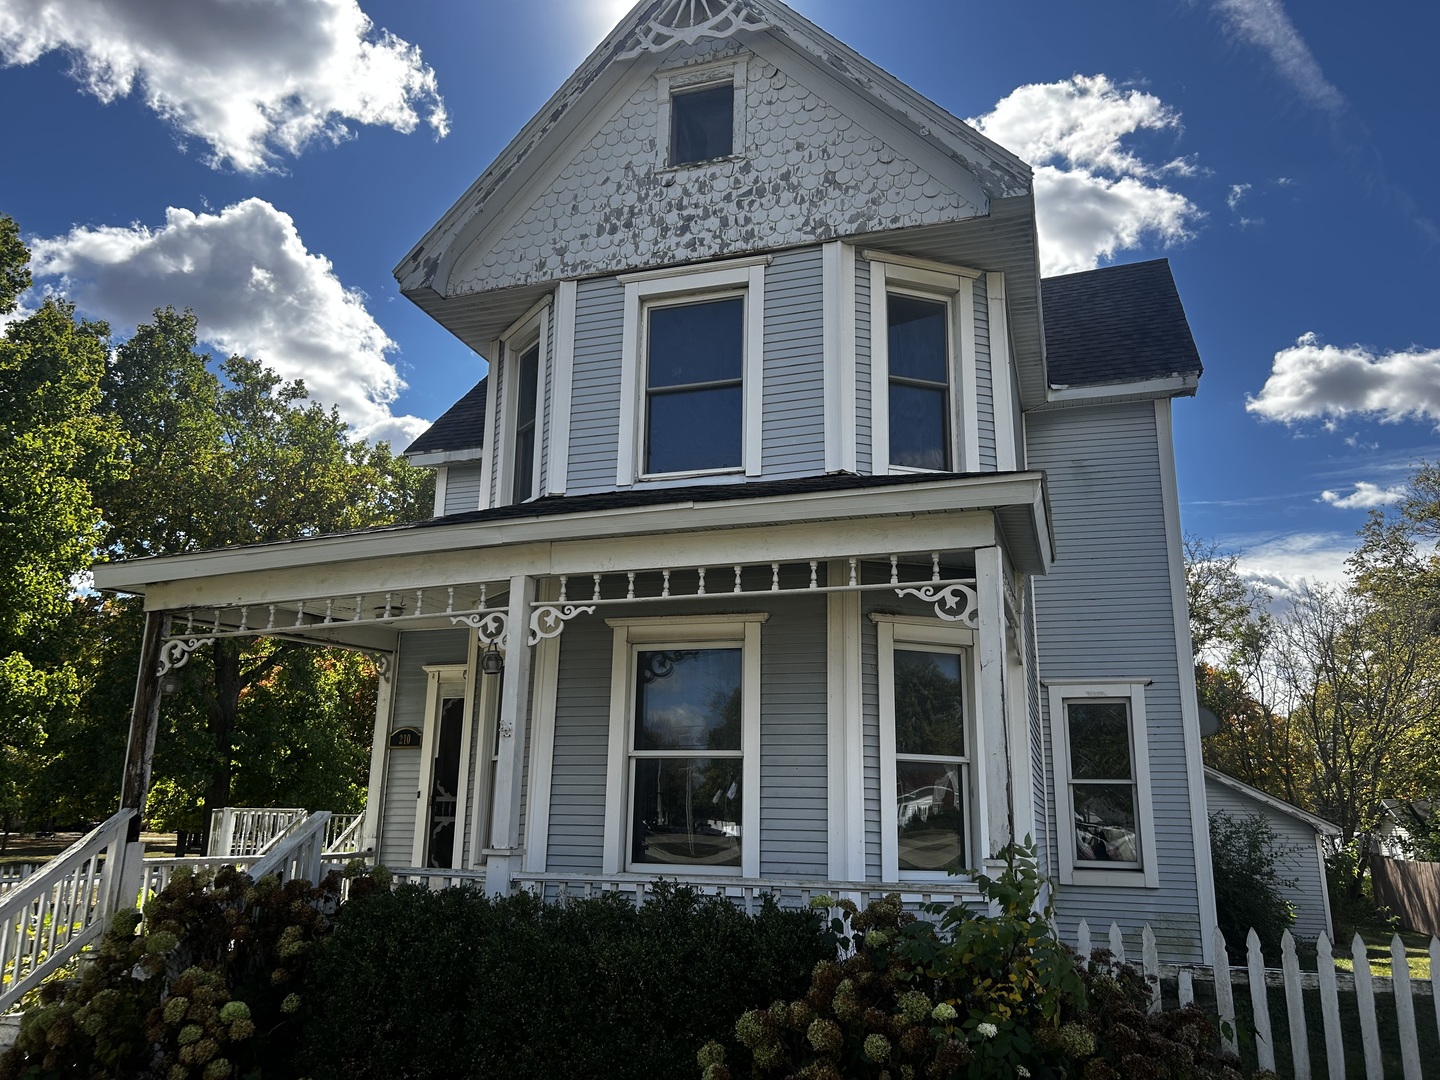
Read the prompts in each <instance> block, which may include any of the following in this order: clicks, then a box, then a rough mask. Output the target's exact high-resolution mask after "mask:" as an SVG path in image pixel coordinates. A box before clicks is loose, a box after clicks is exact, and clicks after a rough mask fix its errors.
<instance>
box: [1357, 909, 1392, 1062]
mask: <svg viewBox="0 0 1440 1080" xmlns="http://www.w3.org/2000/svg"><path fill="white" fill-rule="evenodd" d="M1350 956H1351V958H1352V959H1353V960H1354V961H1355V1003H1356V1005H1357V1006H1358V1007H1359V1010H1360V1043H1361V1045H1362V1046H1364V1048H1365V1077H1366V1080H1385V1068H1384V1066H1383V1065H1382V1064H1381V1062H1380V1030H1379V1027H1378V1025H1377V1024H1376V1023H1375V983H1374V976H1372V975H1371V973H1370V954H1369V953H1367V952H1366V951H1365V939H1364V938H1362V937H1361V936H1360V935H1359V934H1356V935H1355V940H1354V941H1352V942H1351V943H1350Z"/></svg>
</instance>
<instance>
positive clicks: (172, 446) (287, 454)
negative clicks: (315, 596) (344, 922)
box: [101, 308, 433, 828]
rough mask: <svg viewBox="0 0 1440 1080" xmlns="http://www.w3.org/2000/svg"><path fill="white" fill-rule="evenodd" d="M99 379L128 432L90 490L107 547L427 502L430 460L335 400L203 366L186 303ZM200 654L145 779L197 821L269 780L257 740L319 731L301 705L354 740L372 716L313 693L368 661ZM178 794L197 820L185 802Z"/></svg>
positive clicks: (248, 536) (160, 317)
mask: <svg viewBox="0 0 1440 1080" xmlns="http://www.w3.org/2000/svg"><path fill="white" fill-rule="evenodd" d="M103 390H104V396H105V401H104V405H103V408H104V411H105V412H106V413H108V414H109V415H112V416H114V417H116V418H117V419H118V420H119V421H120V423H121V424H122V425H123V426H124V428H125V431H126V435H127V443H126V446H127V466H128V474H127V477H126V480H125V482H124V483H117V484H113V485H109V486H107V487H105V488H103V489H102V491H101V502H102V505H103V506H104V507H105V514H106V519H107V521H108V523H109V526H110V529H109V533H108V536H107V539H106V544H105V549H104V550H105V552H106V553H107V554H108V555H109V556H111V557H112V558H133V557H137V556H143V555H174V554H180V553H183V552H189V551H198V550H203V549H207V548H215V547H223V546H228V545H232V544H247V543H267V542H272V541H278V540H288V539H294V538H297V537H303V536H311V535H315V534H317V533H323V532H334V531H341V530H346V529H356V528H364V527H367V526H371V525H379V524H387V523H389V522H392V521H396V520H407V519H416V518H419V517H423V516H426V515H428V511H429V506H430V500H431V499H432V498H433V494H432V490H433V489H432V488H431V487H430V484H431V482H432V481H431V480H430V475H429V474H428V473H427V472H425V471H423V470H419V469H414V468H412V467H410V466H409V465H408V464H407V463H406V462H405V461H403V460H402V459H400V458H397V457H394V456H393V455H391V453H390V451H389V447H388V446H386V445H385V444H380V445H378V446H370V445H368V444H366V443H364V442H363V441H361V440H358V439H355V438H353V437H352V436H351V435H350V433H349V430H348V429H347V427H346V425H345V423H344V421H342V420H341V419H340V416H339V414H338V412H337V411H336V410H335V409H333V408H332V409H329V410H326V409H324V408H323V407H321V406H320V405H319V404H317V403H315V402H311V401H309V399H308V397H307V395H306V391H305V388H304V385H303V384H302V383H299V382H293V383H286V382H284V381H282V380H281V379H280V378H279V377H278V376H276V375H275V374H274V373H273V372H271V371H269V370H268V369H266V368H265V367H264V366H263V365H261V364H260V363H258V362H257V361H254V360H251V359H248V358H245V357H240V356H232V357H230V358H229V359H228V360H225V361H223V362H221V363H220V364H219V365H218V371H216V370H212V361H211V358H210V357H209V356H208V355H205V354H203V353H201V352H199V351H198V349H197V341H196V323H195V318H194V316H193V315H191V314H190V313H189V312H185V313H178V312H176V311H174V310H173V309H170V308H166V309H161V310H158V311H156V312H155V317H154V320H153V321H152V322H151V323H149V324H146V325H142V326H140V327H138V328H137V329H136V332H135V334H134V335H133V336H132V337H131V338H130V339H129V340H128V341H126V342H125V343H124V344H122V345H121V346H120V347H119V348H118V349H117V350H116V352H115V357H114V359H113V361H112V363H111V364H110V367H109V369H108V371H107V372H106V376H105V379H104V381H103ZM206 653H207V655H205V656H200V655H199V654H197V656H196V657H195V658H194V659H192V661H191V663H190V664H189V665H188V666H187V667H186V668H185V669H184V670H183V672H182V678H181V680H180V681H181V689H180V693H179V694H177V695H176V696H175V697H173V698H171V699H170V701H169V704H168V705H167V729H168V730H167V732H166V738H165V739H164V740H163V742H162V745H161V747H160V748H159V750H158V751H157V759H156V769H155V776H156V779H157V781H158V783H159V789H160V790H159V794H161V795H164V796H167V797H168V802H169V810H170V814H169V816H170V818H171V820H170V822H169V823H170V824H172V825H179V824H185V825H186V826H187V827H189V828H194V827H196V826H200V827H202V828H203V827H204V825H205V823H206V822H208V817H209V815H208V810H210V809H213V808H217V807H220V806H225V805H230V804H231V803H232V799H233V798H234V797H235V795H236V794H238V793H241V792H244V793H245V794H247V795H249V796H250V797H252V798H254V799H255V800H256V801H266V802H269V801H272V800H273V799H274V798H275V797H276V796H277V795H279V794H281V792H280V791H277V790H276V789H275V788H274V787H273V786H271V787H268V788H267V787H266V786H265V785H262V784H258V783H251V782H250V781H251V780H252V779H253V778H255V777H257V776H258V775H260V774H261V773H263V771H264V768H265V766H264V765H263V764H261V762H260V758H263V757H264V755H259V756H257V754H256V752H255V751H254V744H255V743H256V741H257V740H259V741H261V742H268V744H269V745H271V746H275V745H282V744H283V745H284V746H285V747H287V748H294V747H296V746H300V745H306V743H307V740H308V739H311V738H312V737H313V736H314V734H315V732H314V731H313V730H311V729H309V728H307V727H306V723H305V722H306V719H307V718H309V719H311V720H315V719H316V718H317V717H318V716H321V715H322V714H323V715H325V716H327V717H328V719H326V721H325V723H326V725H328V727H327V730H335V729H336V725H337V724H338V725H339V728H341V729H345V730H347V731H349V732H351V734H352V736H354V737H357V738H359V739H360V740H361V742H360V744H359V745H360V746H362V747H364V746H365V745H366V741H367V740H368V736H369V722H368V720H367V721H366V723H365V725H364V726H363V728H362V729H361V730H360V731H359V732H358V733H357V732H355V730H354V728H355V725H354V724H353V723H350V722H349V721H348V720H346V719H344V718H339V717H337V716H333V715H331V714H328V713H325V708H327V707H322V706H319V705H317V704H316V701H315V697H314V695H316V694H318V693H321V692H322V691H324V690H327V689H332V688H333V687H332V686H331V685H330V684H329V683H327V681H326V679H325V678H324V677H322V675H323V674H324V672H325V671H327V670H328V671H331V672H335V671H344V672H348V673H349V675H348V676H347V677H354V675H355V673H356V672H357V671H359V670H364V665H361V666H360V667H358V668H357V667H356V666H355V663H356V662H355V661H353V660H349V661H347V660H344V659H341V658H334V657H332V658H330V659H328V660H327V659H324V654H318V653H315V652H314V651H311V652H307V653H304V654H302V655H296V653H297V649H296V647H295V646H292V645H288V644H283V643H275V642H271V641H242V640H238V639H234V638H221V639H219V640H217V641H216V642H215V644H214V645H213V646H212V647H211V648H210V649H209V650H207V651H206ZM307 665H308V666H309V668H310V670H308V671H307ZM316 665H319V666H318V667H317V666H316ZM327 665H328V666H327ZM337 678H338V676H337ZM333 681H334V680H332V682H333ZM341 681H343V680H341ZM372 700H373V699H372ZM372 708H373V706H372ZM317 710H319V712H317ZM372 715H373V713H372ZM347 724H348V727H347ZM267 730H268V731H269V732H270V734H269V735H268V736H262V734H261V733H262V731H267ZM327 746H328V748H329V760H330V761H331V762H332V763H336V762H338V763H339V765H338V767H339V769H340V771H341V772H342V773H347V774H352V775H351V781H348V782H347V783H351V784H353V770H354V760H355V757H356V754H355V747H354V744H353V743H352V744H351V745H350V746H348V747H341V745H340V743H339V742H337V741H336V740H334V739H331V740H330V741H329V742H328V743H327ZM267 760H268V759H267ZM366 760H368V756H367V757H366ZM271 775H272V777H273V776H274V775H276V774H274V773H272V774H271ZM323 786H324V785H321V787H323ZM342 788H344V785H342ZM290 790H291V791H293V792H296V794H295V795H294V796H293V797H295V798H299V793H298V791H297V789H296V788H295V787H294V786H293V785H292V786H291V788H290ZM307 790H310V791H311V792H312V794H313V793H316V792H318V790H319V789H318V788H316V787H315V785H313V784H312V785H311V786H310V788H309V789H307ZM345 790H348V788H345ZM342 794H343V791H330V792H326V793H325V795H324V797H325V798H327V799H338V798H340V797H341V796H342ZM313 797H314V798H316V799H319V798H320V797H321V796H320V795H319V794H313ZM197 799H198V800H199V802H200V806H199V807H196V806H195V803H196V800H197ZM187 805H188V806H189V807H191V808H193V809H192V811H191V812H192V813H196V812H197V811H198V813H196V816H195V817H190V815H189V814H186V813H184V812H183V810H182V809H181V808H183V807H185V806H187ZM332 806H334V808H338V805H336V804H333V803H332ZM182 817H189V820H188V821H183V822H182V821H181V818H182ZM197 818H198V819H197Z"/></svg>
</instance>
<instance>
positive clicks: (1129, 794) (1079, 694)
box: [1049, 682, 1159, 886]
mask: <svg viewBox="0 0 1440 1080" xmlns="http://www.w3.org/2000/svg"><path fill="white" fill-rule="evenodd" d="M1049 692H1050V734H1051V743H1052V746H1053V747H1054V754H1055V777H1056V789H1057V792H1056V794H1057V798H1056V803H1057V817H1058V818H1059V819H1060V820H1059V822H1058V829H1057V832H1056V835H1057V837H1058V839H1059V848H1060V851H1059V854H1060V880H1061V881H1062V883H1069V884H1088V885H1102V884H1113V885H1134V884H1136V883H1137V880H1136V879H1137V878H1139V879H1143V883H1144V884H1146V885H1151V886H1154V885H1158V884H1159V876H1158V873H1157V872H1156V867H1155V841H1154V833H1155V829H1154V824H1153V820H1152V815H1151V809H1150V807H1151V803H1150V769H1149V749H1148V742H1147V739H1146V730H1145V684H1144V683H1143V682H1109V683H1107V682H1077V683H1065V684H1051V685H1050V687H1049Z"/></svg>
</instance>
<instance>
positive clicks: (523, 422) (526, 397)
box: [510, 341, 540, 503]
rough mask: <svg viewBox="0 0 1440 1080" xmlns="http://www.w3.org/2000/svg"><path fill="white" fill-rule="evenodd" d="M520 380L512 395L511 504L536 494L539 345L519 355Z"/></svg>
mask: <svg viewBox="0 0 1440 1080" xmlns="http://www.w3.org/2000/svg"><path fill="white" fill-rule="evenodd" d="M515 374H516V377H517V378H518V379H519V385H518V386H517V387H516V390H517V393H516V395H515V447H514V454H515V458H514V461H515V467H514V473H513V484H512V490H511V494H510V501H511V502H517V503H518V502H524V501H525V500H526V499H530V498H533V497H534V495H535V430H536V428H535V411H536V401H537V400H538V398H539V380H540V343H539V342H538V341H537V342H536V343H535V344H534V345H532V346H530V348H528V349H526V350H525V351H524V352H523V353H521V354H520V360H519V362H518V363H517V364H516V365H515Z"/></svg>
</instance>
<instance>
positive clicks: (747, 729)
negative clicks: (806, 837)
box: [601, 612, 770, 878]
mask: <svg viewBox="0 0 1440 1080" xmlns="http://www.w3.org/2000/svg"><path fill="white" fill-rule="evenodd" d="M769 617H770V616H769V614H768V613H766V612H747V613H743V614H727V615H714V616H711V615H680V616H671V617H669V618H649V619H646V618H634V619H607V620H605V621H606V625H608V626H609V627H611V629H612V630H613V631H614V639H613V642H612V648H611V661H610V744H609V757H608V762H607V767H606V774H605V840H604V853H603V859H602V867H601V871H602V873H605V874H620V873H632V872H633V873H638V874H646V875H662V874H669V875H672V876H673V875H674V874H677V873H679V874H683V875H685V876H691V875H695V876H699V875H715V876H721V877H723V876H729V877H734V876H737V875H738V876H740V877H746V878H757V877H759V876H760V626H761V624H763V623H764V622H765V621H766V620H767V619H768V618H769ZM639 645H650V646H653V645H665V646H667V647H670V648H693V647H714V646H716V645H729V646H732V647H733V646H735V645H739V646H740V649H741V662H740V666H741V692H740V700H741V705H740V732H741V734H740V749H741V753H742V755H743V762H744V763H743V765H742V766H741V773H740V775H741V788H742V791H741V796H740V820H741V822H742V823H743V824H742V828H741V833H740V867H739V869H738V871H737V869H736V868H735V867H731V866H724V867H718V866H717V867H712V866H673V867H670V866H666V867H662V866H659V865H656V866H654V867H650V866H645V867H642V868H639V869H637V870H634V871H631V870H629V869H628V862H629V859H628V855H627V852H628V849H629V839H630V837H629V831H630V791H629V777H630V737H631V729H632V725H633V722H634V712H635V687H634V683H635V677H634V676H635V661H634V657H635V653H636V651H637V650H636V646H639Z"/></svg>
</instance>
